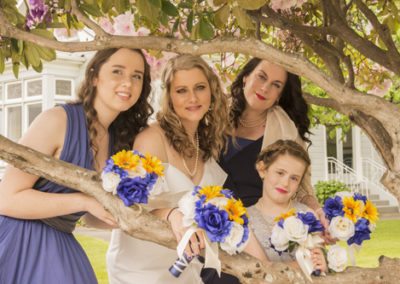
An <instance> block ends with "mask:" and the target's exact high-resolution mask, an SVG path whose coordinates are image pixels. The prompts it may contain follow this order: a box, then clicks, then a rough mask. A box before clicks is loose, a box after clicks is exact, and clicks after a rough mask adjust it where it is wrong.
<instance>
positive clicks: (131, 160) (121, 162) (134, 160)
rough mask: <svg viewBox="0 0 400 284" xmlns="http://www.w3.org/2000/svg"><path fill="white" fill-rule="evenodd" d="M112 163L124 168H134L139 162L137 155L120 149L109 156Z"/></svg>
mask: <svg viewBox="0 0 400 284" xmlns="http://www.w3.org/2000/svg"><path fill="white" fill-rule="evenodd" d="M111 159H112V160H113V161H114V164H115V165H117V166H118V167H120V168H122V169H124V170H128V171H129V170H134V169H135V168H136V166H137V165H138V164H139V156H138V155H135V154H133V152H132V151H126V150H122V151H119V152H118V153H117V154H115V155H114V156H112V157H111Z"/></svg>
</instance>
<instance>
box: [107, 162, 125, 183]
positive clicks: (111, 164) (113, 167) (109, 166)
mask: <svg viewBox="0 0 400 284" xmlns="http://www.w3.org/2000/svg"><path fill="white" fill-rule="evenodd" d="M103 172H105V173H109V172H113V173H116V174H118V175H119V177H120V178H121V179H124V178H126V177H127V176H128V172H127V171H125V170H124V169H121V168H120V167H118V166H116V165H115V164H114V161H113V159H108V160H107V162H106V166H105V167H104V169H103Z"/></svg>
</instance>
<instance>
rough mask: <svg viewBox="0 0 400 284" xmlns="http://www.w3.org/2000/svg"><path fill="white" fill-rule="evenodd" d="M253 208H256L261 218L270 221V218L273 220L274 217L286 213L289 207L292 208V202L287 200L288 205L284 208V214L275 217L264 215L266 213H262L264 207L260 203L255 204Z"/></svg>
mask: <svg viewBox="0 0 400 284" xmlns="http://www.w3.org/2000/svg"><path fill="white" fill-rule="evenodd" d="M255 206H256V208H257V209H258V210H259V211H260V213H261V215H262V217H263V218H264V219H265V220H268V219H271V218H272V219H274V218H275V217H277V216H279V215H280V214H283V213H286V212H288V211H289V209H291V207H292V200H289V204H288V206H287V207H286V210H285V211H284V212H282V213H280V214H278V215H276V216H273V215H268V214H266V213H265V212H264V206H263V203H262V202H257V203H256V205H255Z"/></svg>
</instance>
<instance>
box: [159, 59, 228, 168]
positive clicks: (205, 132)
mask: <svg viewBox="0 0 400 284" xmlns="http://www.w3.org/2000/svg"><path fill="white" fill-rule="evenodd" d="M193 68H198V69H200V70H201V71H202V72H203V73H204V75H205V76H206V78H207V80H208V83H209V85H210V90H211V105H210V109H209V111H208V112H207V113H206V114H205V115H204V117H203V118H202V119H201V120H200V123H199V126H198V128H197V131H198V135H199V146H200V149H201V150H202V151H203V155H202V159H203V161H207V160H208V159H209V158H210V157H213V158H215V159H217V158H218V156H219V154H220V151H221V150H222V149H223V147H224V146H225V141H226V133H227V131H229V130H230V126H229V119H228V103H227V97H226V95H225V94H224V93H223V91H222V88H221V83H220V81H219V78H218V77H217V75H216V74H215V73H214V72H213V71H212V69H211V68H210V66H209V65H208V64H207V63H206V62H205V61H204V60H203V59H202V58H201V57H199V56H193V55H188V54H185V55H178V56H176V57H174V58H172V59H170V60H169V61H168V62H167V64H166V66H165V68H164V70H163V73H162V76H161V80H162V82H163V85H164V86H163V87H164V92H163V102H162V106H161V110H160V111H159V113H158V114H157V120H158V122H159V123H160V126H161V128H162V129H163V130H164V131H165V135H166V137H167V139H168V141H169V143H170V144H171V145H172V147H173V148H174V149H175V151H177V152H178V153H182V154H183V155H184V156H186V157H192V156H193V153H194V149H193V143H192V142H191V139H190V138H189V136H188V134H187V133H186V131H185V128H184V127H183V125H182V123H181V121H180V118H179V117H178V116H177V114H176V113H175V111H174V107H173V105H172V101H171V94H170V92H171V83H172V80H173V79H174V74H175V73H176V72H177V71H180V70H190V69H193Z"/></svg>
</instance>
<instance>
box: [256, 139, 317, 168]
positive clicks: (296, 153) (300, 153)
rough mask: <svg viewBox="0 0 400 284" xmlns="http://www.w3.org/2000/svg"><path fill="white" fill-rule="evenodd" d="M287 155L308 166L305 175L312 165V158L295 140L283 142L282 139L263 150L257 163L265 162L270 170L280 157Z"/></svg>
mask: <svg viewBox="0 0 400 284" xmlns="http://www.w3.org/2000/svg"><path fill="white" fill-rule="evenodd" d="M285 154H287V155H290V156H292V157H295V158H297V159H299V160H301V161H303V162H304V164H305V165H306V168H305V170H304V173H305V172H306V171H307V169H308V167H309V166H310V165H311V159H310V156H309V155H308V153H307V151H306V150H304V148H303V147H302V146H301V145H300V144H298V143H297V142H295V141H293V140H282V139H280V140H278V141H276V142H274V143H272V144H271V145H268V146H267V147H265V148H264V149H262V151H261V152H260V154H258V157H257V162H256V163H258V162H264V165H265V169H268V168H269V167H270V166H271V165H272V164H273V163H274V162H275V161H276V160H277V159H278V157H279V156H282V155H285ZM303 176H304V174H303Z"/></svg>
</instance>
